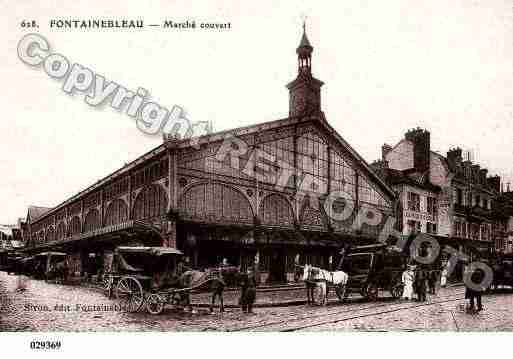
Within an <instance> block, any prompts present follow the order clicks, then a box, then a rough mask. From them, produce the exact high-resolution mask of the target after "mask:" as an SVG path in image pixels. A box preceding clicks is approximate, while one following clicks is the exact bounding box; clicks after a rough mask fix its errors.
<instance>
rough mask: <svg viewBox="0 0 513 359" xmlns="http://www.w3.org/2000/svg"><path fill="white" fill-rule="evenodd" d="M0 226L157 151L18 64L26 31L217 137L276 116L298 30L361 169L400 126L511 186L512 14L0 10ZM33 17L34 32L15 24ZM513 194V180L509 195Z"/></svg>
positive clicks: (286, 5) (120, 5)
mask: <svg viewBox="0 0 513 359" xmlns="http://www.w3.org/2000/svg"><path fill="white" fill-rule="evenodd" d="M0 5H1V8H2V9H3V11H2V12H1V13H0V30H1V33H2V34H3V35H2V39H4V41H5V43H4V46H3V48H2V50H0V78H1V79H2V80H3V83H4V91H3V94H2V96H1V97H0V104H1V105H2V109H3V111H2V112H3V116H2V117H3V118H2V121H0V134H2V137H1V138H2V140H1V141H0V154H1V155H0V173H1V175H0V203H2V204H3V205H2V206H1V207H0V223H14V222H15V221H16V220H17V218H18V217H24V216H25V215H26V212H27V206H29V205H39V206H48V207H52V206H55V205H58V204H59V203H61V202H62V201H64V200H65V199H66V198H68V197H69V196H72V195H73V194H75V193H77V192H79V191H80V190H82V189H85V188H86V187H87V186H89V185H91V184H93V183H94V182H96V181H97V180H99V179H101V178H103V177H105V176H106V175H108V174H109V173H111V172H113V171H115V170H116V169H118V168H120V167H121V166H123V164H125V163H127V162H129V161H132V160H134V159H136V158H137V157H138V156H140V155H142V154H143V153H145V152H146V151H148V150H151V149H152V148H154V147H156V146H158V145H159V144H160V143H162V137H161V136H158V135H153V136H152V135H147V134H143V133H142V132H141V131H139V130H138V129H137V127H136V124H135V122H134V120H133V119H132V118H130V117H129V116H127V115H126V114H125V113H120V112H118V111H116V110H114V109H112V108H110V107H102V108H95V107H91V106H89V105H87V104H86V103H85V102H84V96H83V95H82V94H79V93H77V94H74V95H68V94H66V93H65V92H63V90H62V84H63V81H62V80H56V79H52V78H50V77H49V76H48V75H47V74H46V73H45V72H44V71H43V70H42V69H41V68H33V67H30V66H27V65H26V64H24V63H23V62H22V61H20V59H19V58H18V56H17V46H18V42H19V41H20V39H21V38H22V37H23V36H24V35H25V34H27V33H30V32H34V31H37V32H38V33H39V34H41V35H43V36H44V37H45V38H46V39H47V40H48V42H49V44H50V47H51V52H55V53H60V54H62V55H64V56H65V57H66V58H67V59H69V60H70V62H71V63H78V64H80V65H83V66H87V67H88V68H90V69H92V70H93V71H94V72H95V73H98V74H102V75H103V76H104V77H105V78H106V79H108V80H110V81H115V82H117V83H118V84H120V85H123V86H125V87H127V88H129V89H133V90H135V89H137V88H138V87H142V88H145V89H147V90H148V91H149V93H150V96H151V99H152V101H155V102H157V103H159V104H161V105H162V106H166V107H167V108H168V109H170V108H172V107H173V105H178V106H181V107H182V108H184V109H185V111H186V113H187V116H188V118H189V119H190V120H191V121H192V122H195V121H211V122H212V125H213V129H214V131H220V130H226V129H230V128H233V127H239V126H246V125H251V124H256V123H260V122H264V121H271V120H275V119H279V118H285V117H286V116H287V115H288V91H287V89H286V87H285V85H286V84H287V83H288V82H289V81H291V80H293V79H294V78H295V75H296V70H297V59H296V54H295V49H296V47H297V45H298V44H299V40H300V37H301V32H302V22H303V20H304V19H305V18H306V28H307V34H308V37H309V39H310V42H311V44H312V46H313V47H314V52H313V58H312V68H313V73H314V75H315V76H316V77H317V78H318V79H320V80H322V81H324V83H325V85H324V86H323V89H322V109H323V111H324V112H325V114H326V118H327V120H328V121H329V122H330V124H331V125H332V126H333V127H334V128H335V129H336V130H337V131H338V132H339V133H340V134H341V135H342V137H343V138H344V139H345V140H346V141H348V142H349V143H350V144H351V145H352V146H353V148H354V149H356V150H357V151H358V152H359V153H360V154H361V155H362V156H363V158H365V159H366V161H367V162H372V161H373V160H375V159H378V158H379V157H380V154H381V145H382V144H383V143H389V144H392V145H393V144H395V143H397V142H398V141H399V140H401V138H402V137H403V135H404V132H406V131H407V130H408V129H410V128H413V127H417V126H420V127H422V128H425V129H427V130H428V131H430V132H431V148H432V150H435V151H439V152H440V153H442V154H445V153H446V152H447V150H448V149H449V148H451V147H455V146H460V147H462V148H464V149H467V150H471V151H472V152H473V153H474V159H475V161H477V162H478V163H479V164H481V167H486V168H488V169H489V174H490V175H494V174H498V175H500V176H501V177H503V178H504V179H505V180H504V182H509V181H511V182H513V141H512V139H513V121H512V120H513V4H512V3H511V1H510V0H500V1H499V0H486V1H470V0H461V1H456V0H444V1H440V0H432V1H429V2H425V1H411V0H388V1H350V0H347V1H339V2H318V1H317V2H316V1H302V2H299V1H294V2H292V1H287V2H283V1H259V2H245V3H244V4H243V3H242V2H239V1H209V2H206V1H204V2H200V1H196V2H194V4H191V3H190V2H189V1H169V0H167V1H160V2H159V1H153V2H151V5H149V3H144V2H142V1H137V2H136V1H126V0H124V1H97V0H94V1H91V0H89V1H73V2H71V1H48V2H45V3H44V4H42V2H39V1H23V2H13V1H11V2H7V1H5V0H3V1H0ZM90 18H105V19H110V18H112V19H124V18H125V19H143V20H144V21H145V23H163V21H164V20H171V21H174V22H179V21H185V20H189V21H192V20H195V21H196V22H198V23H199V22H203V21H206V22H218V23H226V22H230V24H231V28H230V30H217V31H201V30H182V31H177V30H172V29H162V28H145V29H143V30H77V29H72V30H69V29H66V30H64V29H56V28H50V26H49V24H50V20H52V19H55V20H58V19H90ZM23 20H36V22H37V24H38V25H39V28H38V29H36V30H34V29H27V28H22V26H21V23H22V21H23ZM512 188H513V185H512Z"/></svg>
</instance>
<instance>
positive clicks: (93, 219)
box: [84, 208, 100, 233]
mask: <svg viewBox="0 0 513 359" xmlns="http://www.w3.org/2000/svg"><path fill="white" fill-rule="evenodd" d="M98 228H100V213H99V212H98V210H97V209H96V208H93V209H90V210H89V212H87V215H86V217H85V220H84V233H87V232H90V231H94V230H95V229H98Z"/></svg>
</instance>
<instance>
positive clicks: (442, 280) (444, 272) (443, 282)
mask: <svg viewBox="0 0 513 359" xmlns="http://www.w3.org/2000/svg"><path fill="white" fill-rule="evenodd" d="M446 285H447V268H446V267H444V269H443V270H442V276H441V277H440V286H441V287H442V288H445V286H446Z"/></svg>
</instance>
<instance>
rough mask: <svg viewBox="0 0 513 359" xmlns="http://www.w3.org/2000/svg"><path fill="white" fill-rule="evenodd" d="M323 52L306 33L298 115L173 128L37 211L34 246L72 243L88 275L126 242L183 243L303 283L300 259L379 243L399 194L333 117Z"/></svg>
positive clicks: (31, 232)
mask: <svg viewBox="0 0 513 359" xmlns="http://www.w3.org/2000/svg"><path fill="white" fill-rule="evenodd" d="M312 52H313V48H312V46H311V45H310V42H309V41H308V38H307V36H306V33H305V32H303V36H302V39H301V42H300V45H299V47H298V48H297V50H296V54H297V58H298V75H297V78H296V79H295V80H294V81H292V82H291V83H289V84H288V86H287V87H288V89H289V92H290V97H289V116H288V117H287V118H284V119H280V120H275V121H271V122H265V123H261V124H257V125H254V126H249V127H243V128H237V129H234V130H230V131H224V132H219V133H214V134H210V135H205V136H202V137H199V138H195V139H192V140H191V139H179V138H177V137H174V136H169V135H168V136H164V141H163V143H162V144H161V145H160V146H158V147H157V148H155V149H154V150H152V151H150V152H148V153H146V154H144V155H143V156H141V157H139V158H138V159H137V160H135V161H133V162H132V163H129V164H127V165H125V166H124V167H123V168H121V169H119V170H117V171H116V172H114V173H112V174H110V175H109V176H107V177H105V178H103V179H102V180H100V181H98V182H96V183H95V184H94V185H92V186H90V187H88V188H87V189H85V190H83V191H81V192H80V193H78V194H77V195H75V196H73V197H71V198H69V199H67V200H66V201H64V202H63V203H61V204H60V205H58V206H56V207H55V208H47V209H41V208H38V210H32V211H31V210H29V213H28V215H27V226H26V230H25V231H24V238H25V241H26V245H27V248H28V249H27V251H29V252H30V253H37V252H42V251H48V250H57V251H63V252H65V253H67V254H68V261H69V266H70V268H71V271H72V272H73V273H75V274H76V275H83V274H84V273H88V274H95V273H101V271H103V270H104V269H105V268H108V267H109V266H110V261H111V260H112V253H113V250H114V249H115V247H116V246H118V245H154V246H171V247H176V248H178V249H180V250H182V251H183V252H184V253H185V254H186V256H187V257H188V258H189V260H190V263H191V265H192V266H195V267H209V266H214V265H218V264H219V263H220V262H221V261H223V260H226V261H228V263H229V264H232V265H240V266H241V268H242V269H244V268H245V267H247V266H249V265H255V264H256V265H257V267H258V269H259V274H260V278H261V281H262V282H268V283H269V282H286V281H292V280H293V277H294V276H293V273H294V264H295V263H298V262H299V263H306V262H308V263H312V264H314V265H317V266H321V267H324V268H329V267H334V266H335V265H336V263H337V261H338V256H339V252H340V249H341V248H342V247H343V246H345V245H346V244H355V243H357V244H364V243H371V242H375V241H376V240H377V239H378V236H379V234H380V232H381V230H382V228H383V226H384V224H385V223H386V222H387V219H388V218H389V217H390V216H393V215H394V209H395V206H396V196H395V194H394V192H393V190H392V189H391V188H390V187H388V186H387V185H386V184H385V182H384V181H383V180H381V179H380V178H379V177H378V176H377V175H376V174H375V173H374V172H373V171H372V170H371V169H370V167H369V165H368V164H367V163H366V162H365V160H364V159H363V158H362V157H361V156H360V155H359V154H358V153H357V152H356V151H355V150H354V149H353V148H352V147H351V146H350V145H349V144H348V143H347V142H346V141H345V140H344V139H343V138H342V137H341V136H340V135H339V134H338V133H337V132H336V131H335V130H334V129H333V128H332V127H331V125H330V124H329V123H328V121H327V120H326V118H325V116H324V113H323V112H322V110H321V86H322V85H323V83H322V82H321V81H319V80H317V79H316V78H314V77H313V75H312V71H311V60H312V58H311V55H312ZM227 144H229V146H230V151H226V149H227V147H226V146H227ZM234 164H237V165H234ZM284 167H287V168H288V169H289V171H288V172H287V173H289V174H290V175H288V176H286V177H285V180H282V179H283V178H284V177H283V176H282V173H283V169H284ZM339 191H340V192H342V193H344V196H342V197H343V198H342V197H337V198H336V199H335V200H334V201H331V199H332V197H330V196H329V194H330V193H337V192H338V193H340V192H339ZM327 199H330V201H328V204H329V205H326V203H327ZM32 209H34V208H32ZM348 209H349V210H350V211H347V210H348ZM31 212H32V213H31ZM337 213H338V214H340V213H349V215H346V216H344V217H341V216H340V215H336V214H337ZM359 213H364V214H365V216H364V217H361V216H359V215H358V214H359ZM372 213H374V214H375V213H379V216H378V218H377V221H376V218H375V220H374V222H375V223H373V224H372V225H371V224H368V223H369V222H373V221H372V220H369V218H367V217H372Z"/></svg>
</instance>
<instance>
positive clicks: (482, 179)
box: [479, 168, 488, 187]
mask: <svg viewBox="0 0 513 359" xmlns="http://www.w3.org/2000/svg"><path fill="white" fill-rule="evenodd" d="M487 174H488V170H487V169H486V168H482V169H481V170H480V171H479V182H480V183H481V184H482V185H483V186H484V187H486V175H487Z"/></svg>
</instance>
